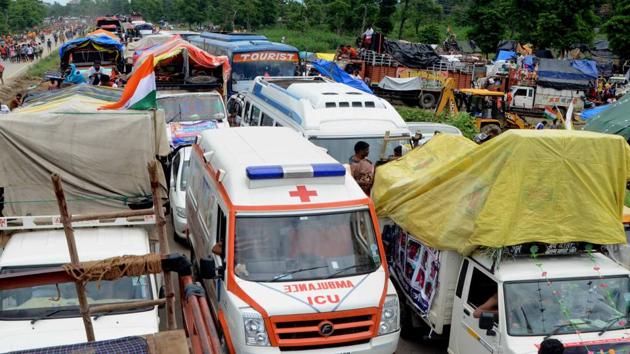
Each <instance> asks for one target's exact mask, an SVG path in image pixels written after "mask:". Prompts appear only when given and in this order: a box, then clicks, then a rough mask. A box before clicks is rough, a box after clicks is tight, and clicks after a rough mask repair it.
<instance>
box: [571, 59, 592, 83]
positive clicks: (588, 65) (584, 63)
mask: <svg viewBox="0 0 630 354" xmlns="http://www.w3.org/2000/svg"><path fill="white" fill-rule="evenodd" d="M571 66H572V67H574V68H576V69H578V70H579V71H580V72H581V73H582V74H584V75H586V76H588V77H590V78H591V79H597V76H598V73H597V62H596V61H595V60H572V61H571Z"/></svg>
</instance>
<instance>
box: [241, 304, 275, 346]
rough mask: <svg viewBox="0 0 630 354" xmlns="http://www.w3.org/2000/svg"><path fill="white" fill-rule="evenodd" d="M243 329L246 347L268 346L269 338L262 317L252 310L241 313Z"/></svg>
mask: <svg viewBox="0 0 630 354" xmlns="http://www.w3.org/2000/svg"><path fill="white" fill-rule="evenodd" d="M242 315H243V327H244V330H245V342H246V343H247V345H257V346H262V347H267V346H269V345H270V344H269V336H268V335H267V330H266V329H265V321H263V318H262V316H261V315H260V314H259V313H258V312H256V311H255V310H253V309H250V308H248V309H247V310H245V311H243V313H242Z"/></svg>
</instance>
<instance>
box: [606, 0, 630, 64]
mask: <svg viewBox="0 0 630 354" xmlns="http://www.w3.org/2000/svg"><path fill="white" fill-rule="evenodd" d="M628 28H630V0H620V1H619V3H618V4H617V6H616V7H615V14H614V15H613V16H612V17H611V18H610V19H609V20H608V21H607V22H606V23H605V24H604V26H603V30H604V32H605V33H606V35H607V36H608V41H609V42H610V47H611V48H612V50H613V51H614V52H615V54H617V55H619V57H621V58H622V59H625V60H627V59H630V32H628Z"/></svg>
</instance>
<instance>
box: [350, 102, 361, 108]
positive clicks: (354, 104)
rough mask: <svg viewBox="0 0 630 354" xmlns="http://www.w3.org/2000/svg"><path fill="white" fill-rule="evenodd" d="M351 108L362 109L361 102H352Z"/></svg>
mask: <svg viewBox="0 0 630 354" xmlns="http://www.w3.org/2000/svg"><path fill="white" fill-rule="evenodd" d="M352 107H363V103H361V102H352Z"/></svg>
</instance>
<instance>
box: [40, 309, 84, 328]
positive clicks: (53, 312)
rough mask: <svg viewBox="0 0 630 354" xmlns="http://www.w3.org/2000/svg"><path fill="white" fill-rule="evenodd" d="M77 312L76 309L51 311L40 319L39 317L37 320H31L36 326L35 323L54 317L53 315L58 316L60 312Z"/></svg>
mask: <svg viewBox="0 0 630 354" xmlns="http://www.w3.org/2000/svg"><path fill="white" fill-rule="evenodd" d="M76 310H77V309H76V308H70V309H55V310H52V311H49V312H48V313H47V314H45V315H44V316H40V317H37V318H34V319H32V320H31V324H35V322H37V321H40V320H45V319H47V318H48V317H50V316H52V315H56V314H58V313H59V312H63V311H76Z"/></svg>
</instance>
